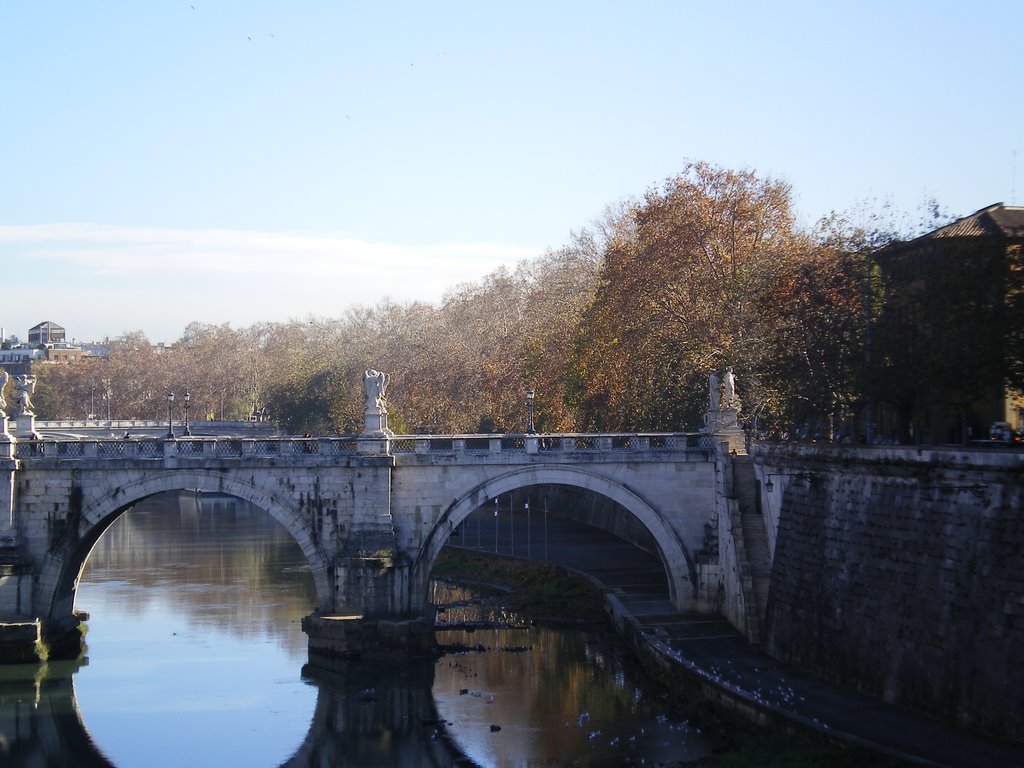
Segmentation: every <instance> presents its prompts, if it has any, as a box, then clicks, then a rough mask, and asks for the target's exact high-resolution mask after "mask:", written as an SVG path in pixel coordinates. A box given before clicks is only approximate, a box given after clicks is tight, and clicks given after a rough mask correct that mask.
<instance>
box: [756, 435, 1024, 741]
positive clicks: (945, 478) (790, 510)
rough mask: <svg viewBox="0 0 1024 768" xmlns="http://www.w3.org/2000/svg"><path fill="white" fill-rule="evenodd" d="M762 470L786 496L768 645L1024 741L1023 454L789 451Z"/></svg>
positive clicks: (889, 697) (963, 722) (939, 713)
mask: <svg viewBox="0 0 1024 768" xmlns="http://www.w3.org/2000/svg"><path fill="white" fill-rule="evenodd" d="M828 459H831V460H828ZM823 460H828V463H827V466H826V464H825V463H823ZM762 462H767V463H763V464H762V477H765V476H766V474H765V473H771V472H774V473H776V474H775V479H774V484H775V487H774V489H773V492H774V493H776V494H779V493H781V494H782V495H781V501H777V503H776V504H775V508H776V509H777V510H778V520H777V521H775V522H776V523H777V526H778V532H777V541H776V547H775V557H774V562H773V568H772V577H771V589H770V593H769V599H768V606H767V617H766V622H767V638H766V649H767V650H768V651H769V652H770V653H772V654H773V655H774V656H776V657H777V658H779V659H780V660H783V661H785V662H789V663H792V664H795V665H797V666H799V667H801V668H803V669H805V670H807V671H809V672H811V673H812V674H815V675H817V676H820V677H821V678H823V679H826V680H829V681H831V682H835V683H839V684H841V685H843V686H846V687H850V688H854V689H858V690H861V691H863V692H866V693H869V694H873V695H876V696H879V697H881V698H883V699H884V700H885V701H887V702H890V703H893V704H897V705H900V706H903V707H907V708H909V709H913V710H917V711H920V712H924V713H927V714H931V715H933V716H936V717H938V718H940V719H943V720H946V721H948V722H950V723H955V724H956V725H959V726H963V727H968V728H972V729H975V730H978V731H980V732H984V733H987V734H991V735H995V736H998V737H1003V738H1008V739H1012V740H1016V741H1024V515H1022V507H1024V505H1022V495H1024V454H1015V455H1009V456H1007V455H1005V454H999V455H996V454H994V453H993V454H991V455H986V454H985V453H984V452H981V454H980V455H976V456H971V455H969V454H961V453H956V452H948V453H943V452H937V451H936V452H921V451H916V450H908V451H905V452H903V453H902V454H900V455H893V456H881V455H879V454H877V453H871V452H870V451H867V452H862V453H860V454H858V453H856V452H855V451H852V450H851V451H847V452H845V453H842V455H840V453H836V454H835V455H833V456H831V457H826V456H824V455H823V454H822V452H821V451H820V450H819V451H817V452H816V453H815V454H813V455H812V454H810V453H808V454H805V455H801V454H800V453H799V452H790V453H788V454H786V453H784V452H782V453H780V452H779V451H775V452H772V453H769V454H768V455H767V456H765V455H762ZM762 493H765V491H764V490H763V489H762Z"/></svg>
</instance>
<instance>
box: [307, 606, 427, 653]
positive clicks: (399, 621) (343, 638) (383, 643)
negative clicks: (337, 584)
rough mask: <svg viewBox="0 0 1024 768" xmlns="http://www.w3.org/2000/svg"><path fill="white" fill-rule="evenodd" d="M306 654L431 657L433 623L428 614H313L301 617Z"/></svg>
mask: <svg viewBox="0 0 1024 768" xmlns="http://www.w3.org/2000/svg"><path fill="white" fill-rule="evenodd" d="M302 631H303V632H305V633H306V635H307V637H308V638H309V646H308V647H309V657H310V662H311V663H313V661H314V659H315V657H316V656H324V657H328V658H343V659H345V658H368V659H374V658H392V657H395V656H431V655H434V654H435V653H436V651H437V641H436V639H435V637H434V622H433V619H432V618H430V617H428V616H415V617H411V618H407V617H379V618H366V617H365V616H361V615H333V614H317V613H313V614H310V615H309V616H305V617H303V619H302Z"/></svg>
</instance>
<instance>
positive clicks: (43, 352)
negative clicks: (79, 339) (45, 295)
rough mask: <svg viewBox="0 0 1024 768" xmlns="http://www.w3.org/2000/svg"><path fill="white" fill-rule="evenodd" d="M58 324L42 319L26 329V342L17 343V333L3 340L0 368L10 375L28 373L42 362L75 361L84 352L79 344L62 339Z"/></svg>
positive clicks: (63, 336)
mask: <svg viewBox="0 0 1024 768" xmlns="http://www.w3.org/2000/svg"><path fill="white" fill-rule="evenodd" d="M65 338H66V333H65V330H64V328H63V327H62V326H59V325H57V324H56V323H54V322H52V321H50V320H46V321H45V322H42V323H39V325H36V326H34V327H32V328H30V329H29V331H28V343H27V344H20V343H17V337H14V336H12V337H10V338H8V339H6V340H5V343H4V344H3V347H4V348H3V349H0V368H3V369H4V370H5V371H7V372H8V373H9V374H11V375H12V376H21V375H24V374H31V373H32V369H33V367H34V366H36V365H40V364H42V363H76V362H78V361H79V360H80V359H81V358H83V357H87V356H88V353H87V352H86V351H85V350H83V349H82V348H81V347H79V346H77V345H75V344H71V343H68V342H67V341H65Z"/></svg>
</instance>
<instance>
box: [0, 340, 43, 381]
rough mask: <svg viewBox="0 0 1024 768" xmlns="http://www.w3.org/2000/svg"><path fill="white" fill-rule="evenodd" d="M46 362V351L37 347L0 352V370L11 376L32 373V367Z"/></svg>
mask: <svg viewBox="0 0 1024 768" xmlns="http://www.w3.org/2000/svg"><path fill="white" fill-rule="evenodd" d="M45 360H46V350H45V349H39V348H38V347H26V346H19V347H13V348H11V349H4V350H0V368H3V369H4V370H5V371H7V372H8V373H9V374H11V376H22V375H25V374H30V373H32V366H33V365H35V364H36V363H41V362H43V361H45Z"/></svg>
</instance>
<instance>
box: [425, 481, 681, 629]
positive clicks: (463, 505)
mask: <svg viewBox="0 0 1024 768" xmlns="http://www.w3.org/2000/svg"><path fill="white" fill-rule="evenodd" d="M538 485H567V486H572V487H576V488H580V489H582V490H585V491H589V492H591V493H596V494H598V495H600V496H604V497H605V498H608V499H610V500H611V501H613V502H615V503H616V504H618V505H619V506H621V507H622V508H623V509H625V510H626V511H627V512H628V513H630V514H631V515H633V516H634V517H635V518H636V519H637V520H638V521H639V522H640V523H641V524H642V525H643V526H644V527H645V528H646V529H647V530H648V531H649V532H650V534H651V536H652V539H653V541H654V542H655V544H656V546H657V552H656V554H657V555H658V557H659V559H660V560H661V563H662V565H663V567H664V568H665V572H666V575H667V578H668V587H669V595H670V598H671V600H672V602H673V604H674V605H675V606H676V607H677V608H680V609H683V608H685V607H688V606H691V605H693V603H694V601H695V597H696V594H697V583H696V570H695V568H694V566H693V561H692V559H691V557H690V555H689V553H688V552H687V551H686V547H685V546H684V544H683V542H682V540H681V539H680V537H679V536H678V535H677V533H676V532H675V531H674V530H673V529H672V527H671V526H670V525H669V524H668V522H667V521H666V520H665V519H664V517H663V515H662V514H661V513H659V512H658V511H657V510H656V509H655V508H654V507H653V506H652V505H651V504H650V503H648V502H647V501H646V500H644V499H643V498H642V497H641V496H639V495H638V494H637V493H635V492H634V491H632V490H630V489H628V488H626V487H624V486H623V485H621V484H619V483H616V482H614V481H612V480H609V479H608V478H606V477H603V476H601V475H598V474H595V473H593V472H588V471H586V470H581V469H576V468H572V467H564V466H562V467H528V468H524V469H520V470H513V471H511V472H508V473H505V474H502V475H499V476H497V477H494V478H490V479H488V480H487V481H485V482H483V483H481V484H480V485H478V486H476V487H475V488H473V489H472V490H470V491H469V492H468V493H465V494H464V495H463V496H461V497H460V498H458V499H456V500H455V501H454V502H452V504H451V505H450V506H449V507H448V509H447V510H446V511H445V512H444V513H443V514H442V515H441V517H440V518H439V519H438V521H437V523H436V524H435V525H434V527H433V528H432V529H431V531H430V534H429V535H428V536H427V538H426V540H425V541H424V543H423V545H422V546H421V547H420V551H419V553H418V556H417V558H416V565H415V570H414V573H413V579H412V595H411V597H412V599H413V600H414V601H417V600H424V601H425V596H426V594H427V590H428V587H429V582H430V571H431V569H432V568H433V566H434V562H435V561H436V560H437V557H438V556H439V554H440V552H441V549H442V548H443V547H444V545H445V543H446V542H447V541H448V538H449V536H450V535H451V534H452V533H453V532H454V531H455V529H456V528H457V527H458V526H459V524H460V523H462V521H463V520H465V519H466V518H467V517H468V516H469V515H470V514H472V513H473V512H474V511H475V510H477V509H479V508H480V507H481V506H483V505H484V504H486V503H488V502H489V501H490V500H491V499H494V498H495V497H498V496H501V495H504V494H508V493H512V492H515V491H519V490H522V489H526V488H529V487H532V486H538ZM414 607H418V606H414Z"/></svg>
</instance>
